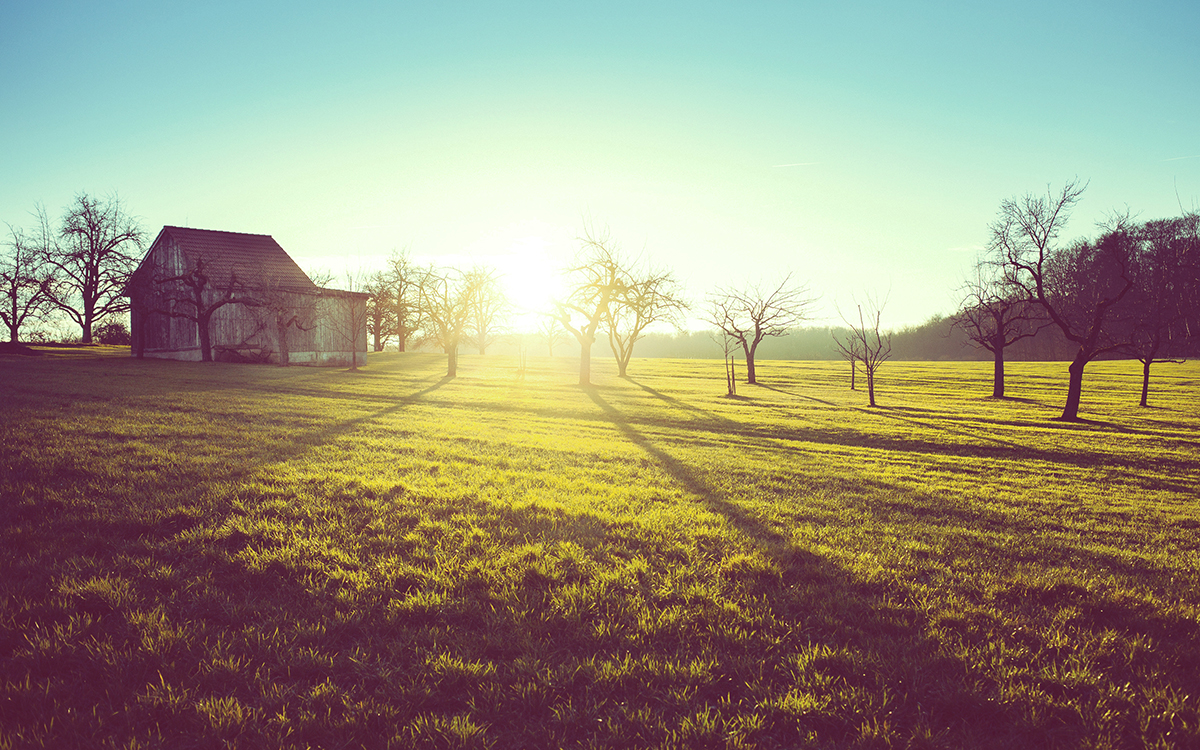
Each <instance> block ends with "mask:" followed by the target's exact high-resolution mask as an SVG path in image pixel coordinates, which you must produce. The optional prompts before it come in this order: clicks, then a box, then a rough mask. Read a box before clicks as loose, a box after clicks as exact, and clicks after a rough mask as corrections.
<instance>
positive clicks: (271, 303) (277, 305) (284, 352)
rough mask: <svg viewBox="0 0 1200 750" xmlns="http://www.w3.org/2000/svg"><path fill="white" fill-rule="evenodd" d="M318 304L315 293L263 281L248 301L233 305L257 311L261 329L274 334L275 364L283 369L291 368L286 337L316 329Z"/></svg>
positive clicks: (310, 290) (275, 280)
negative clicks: (259, 316) (257, 309)
mask: <svg viewBox="0 0 1200 750" xmlns="http://www.w3.org/2000/svg"><path fill="white" fill-rule="evenodd" d="M322 281H324V279H322ZM320 300H321V296H320V293H319V292H318V290H317V289H291V288H288V287H287V286H285V285H284V284H282V283H280V281H279V279H277V278H266V279H263V281H262V283H261V284H260V285H259V286H258V288H256V289H255V290H254V292H253V298H252V299H241V300H237V301H239V302H242V303H243V304H246V305H247V306H250V307H257V308H259V310H260V311H261V313H262V317H263V318H265V320H264V323H265V326H266V327H269V328H270V329H271V330H273V331H274V332H275V339H276V341H277V342H278V347H279V351H278V359H279V362H278V364H279V366H280V367H287V366H288V365H290V364H291V345H290V342H289V337H290V333H291V331H292V330H296V331H304V332H307V331H311V330H314V329H315V328H317V326H318V325H320V323H321V311H320Z"/></svg>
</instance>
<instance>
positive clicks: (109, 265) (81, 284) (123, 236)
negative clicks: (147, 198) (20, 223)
mask: <svg viewBox="0 0 1200 750" xmlns="http://www.w3.org/2000/svg"><path fill="white" fill-rule="evenodd" d="M38 214H39V220H40V221H41V222H42V223H43V224H48V223H49V222H48V219H47V218H46V216H45V209H44V208H41V207H39V208H38ZM58 235H59V241H58V242H57V243H55V245H54V246H53V247H52V248H50V249H49V252H47V254H46V262H47V263H49V264H50V265H52V266H53V267H54V268H55V269H57V274H58V276H59V279H60V282H61V283H59V284H57V285H55V294H54V305H55V306H56V307H57V308H58V309H59V310H61V311H62V312H63V313H64V314H66V316H67V317H68V318H70V319H71V320H72V321H74V322H75V323H76V324H77V325H78V326H79V327H80V329H81V330H82V340H83V342H84V343H85V344H86V343H91V341H92V326H93V325H94V324H95V323H96V322H97V321H99V320H101V319H102V318H104V317H106V316H108V315H113V314H115V313H122V312H126V311H128V310H129V302H128V301H127V300H126V299H124V298H123V297H122V296H121V295H122V293H123V292H124V291H125V285H126V283H127V282H128V280H129V276H130V274H132V273H133V270H134V269H135V268H136V267H137V264H138V261H139V260H140V259H141V255H142V249H143V246H144V245H145V241H146V232H145V230H143V229H142V226H141V224H140V223H139V222H138V220H137V219H136V218H134V217H132V216H130V215H129V214H128V213H127V212H126V210H125V206H124V205H122V203H121V200H120V198H118V197H117V195H116V194H115V193H114V194H113V195H110V196H108V197H107V198H93V197H92V196H90V195H88V194H87V193H80V194H79V195H78V196H76V198H75V202H74V203H72V204H71V205H70V206H68V207H67V209H66V211H65V212H64V213H63V217H62V222H61V226H60V229H59V232H58Z"/></svg>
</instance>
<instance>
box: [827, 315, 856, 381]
mask: <svg viewBox="0 0 1200 750" xmlns="http://www.w3.org/2000/svg"><path fill="white" fill-rule="evenodd" d="M843 319H844V318H843ZM833 345H834V346H836V347H837V350H838V353H840V354H841V355H842V359H844V360H846V361H847V362H849V363H850V390H852V391H856V390H858V388H857V387H856V383H855V380H857V377H858V363H859V361H861V360H862V358H863V352H862V344H861V342H860V341H859V338H858V336H855V335H854V333H853V331H852V330H848V331H847V332H846V334H845V335H844V336H839V335H838V334H837V333H836V332H835V333H834V334H833Z"/></svg>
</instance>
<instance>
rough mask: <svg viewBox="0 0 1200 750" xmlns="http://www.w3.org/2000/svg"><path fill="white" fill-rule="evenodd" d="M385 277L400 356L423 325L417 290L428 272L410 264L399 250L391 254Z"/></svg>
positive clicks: (404, 253) (409, 260)
mask: <svg viewBox="0 0 1200 750" xmlns="http://www.w3.org/2000/svg"><path fill="white" fill-rule="evenodd" d="M386 273H387V277H388V284H389V287H390V292H391V296H390V298H389V299H390V301H391V304H392V307H393V311H394V318H395V334H396V347H397V349H398V350H399V351H402V352H403V351H406V350H407V347H408V345H409V342H410V340H411V339H412V338H413V336H414V335H416V334H417V332H418V331H420V330H421V327H422V326H423V325H424V322H425V321H424V318H423V317H422V311H423V309H424V308H423V306H422V295H421V288H422V285H423V284H424V283H425V280H426V277H427V275H428V274H429V271H428V269H424V268H420V267H418V266H417V265H416V264H415V263H413V262H412V259H410V258H409V257H408V251H407V250H401V251H392V256H391V257H390V258H389V259H388V268H387V271H386Z"/></svg>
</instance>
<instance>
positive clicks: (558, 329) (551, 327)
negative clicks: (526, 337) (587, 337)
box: [537, 315, 567, 357]
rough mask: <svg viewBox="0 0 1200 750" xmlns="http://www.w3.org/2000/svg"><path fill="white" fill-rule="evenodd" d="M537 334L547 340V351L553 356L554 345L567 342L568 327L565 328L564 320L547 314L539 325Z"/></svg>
mask: <svg viewBox="0 0 1200 750" xmlns="http://www.w3.org/2000/svg"><path fill="white" fill-rule="evenodd" d="M537 336H538V339H539V340H541V341H543V342H545V344H546V351H547V353H548V354H549V355H550V356H551V357H553V356H554V345H555V344H565V343H566V342H567V329H565V328H563V326H562V321H560V320H559V319H558V318H556V317H554V316H551V315H547V316H546V317H545V318H543V319H542V321H541V323H540V324H539V325H538V330H537Z"/></svg>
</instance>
